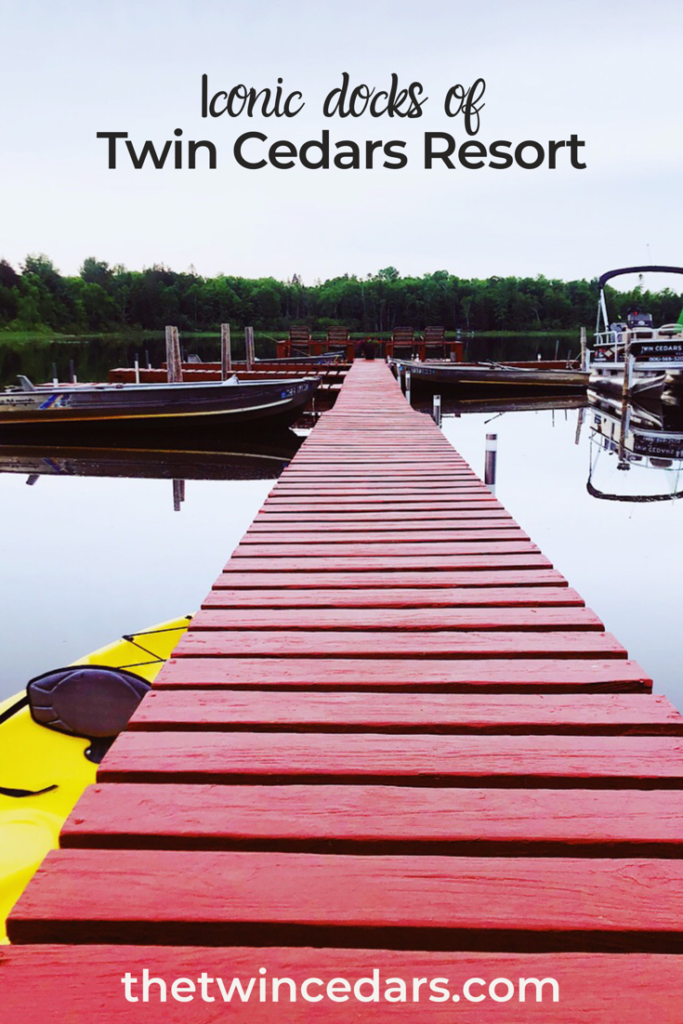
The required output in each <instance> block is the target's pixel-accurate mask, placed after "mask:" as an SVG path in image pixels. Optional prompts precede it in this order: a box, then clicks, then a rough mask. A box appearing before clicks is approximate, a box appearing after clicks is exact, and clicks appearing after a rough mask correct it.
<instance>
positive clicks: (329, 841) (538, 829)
mask: <svg viewBox="0 0 683 1024" xmlns="http://www.w3.org/2000/svg"><path fill="white" fill-rule="evenodd" d="M60 844H61V846H62V847H64V848H67V849H73V848H81V849H83V848H89V849H98V848H99V849H103V848H112V847H113V848H125V849H157V850H174V849H175V850H179V849H180V850H183V849H184V850H237V849H245V850H262V851H266V850H272V851H274V850H279V851H287V850H289V851H290V852H298V853H315V852H316V851H318V852H321V853H340V854H345V853H371V854H378V853H383V852H384V853H393V854H398V853H411V854H420V855H422V854H429V853H439V854H449V855H451V856H488V857H490V856H496V857H498V856H500V857H525V856H526V857H529V856H534V857H547V856H558V855H559V856H565V857H567V856H573V857H575V856H580V857H591V856H592V857H594V856H598V857H600V856H602V857H634V856H637V857H681V854H682V853H683V794H682V793H681V792H680V791H678V792H676V791H663V790H655V791H652V792H643V791H638V790H621V791H619V790H617V791H615V790H543V789H538V790H528V789H510V790H500V789H429V790H425V789H415V788H411V787H408V786H296V785H295V786H202V785H198V786H192V785H165V784H160V785H156V786H140V785H132V784H129V783H117V784H116V785H114V784H104V785H96V786H89V787H88V789H87V790H86V791H85V793H84V795H83V796H82V797H81V799H80V800H79V802H78V804H77V805H76V808H75V809H74V811H73V812H72V814H71V816H70V817H69V819H68V821H67V822H66V824H65V826H64V828H63V829H62V833H61V837H60Z"/></svg>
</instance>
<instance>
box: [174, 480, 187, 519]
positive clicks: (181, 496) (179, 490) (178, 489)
mask: <svg viewBox="0 0 683 1024" xmlns="http://www.w3.org/2000/svg"><path fill="white" fill-rule="evenodd" d="M184 501H185V481H184V480H174V481H173V511H174V512H180V511H181V509H180V506H181V505H182V503H183V502H184Z"/></svg>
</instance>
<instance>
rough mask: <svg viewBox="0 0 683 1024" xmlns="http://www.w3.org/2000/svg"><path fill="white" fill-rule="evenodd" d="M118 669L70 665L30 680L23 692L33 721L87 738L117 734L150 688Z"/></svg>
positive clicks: (137, 678) (103, 666) (136, 677)
mask: <svg viewBox="0 0 683 1024" xmlns="http://www.w3.org/2000/svg"><path fill="white" fill-rule="evenodd" d="M149 688H150V686H149V683H147V682H145V680H144V679H141V678H140V676H136V675H134V674H133V673H132V672H127V671H126V670H125V669H121V668H109V667H108V666H105V665H70V666H68V667H67V668H60V669H53V670H52V671H51V672H45V673H44V674H43V675H40V676H36V678H35V679H31V681H30V682H29V684H28V686H27V687H26V691H27V694H28V701H29V707H30V709H31V715H32V717H33V719H34V721H36V722H38V723H39V724H40V725H45V726H47V727H48V728H50V729H56V730H57V731H58V732H63V733H66V734H67V735H71V736H83V737H85V738H86V739H96V738H98V737H108V736H117V735H118V734H119V733H120V732H121V731H122V730H123V729H125V728H126V725H127V724H128V720H129V719H130V717H131V715H132V714H133V712H134V711H135V709H136V708H137V706H138V704H139V703H140V701H141V700H142V698H143V697H144V695H145V694H146V693H147V691H148V690H149Z"/></svg>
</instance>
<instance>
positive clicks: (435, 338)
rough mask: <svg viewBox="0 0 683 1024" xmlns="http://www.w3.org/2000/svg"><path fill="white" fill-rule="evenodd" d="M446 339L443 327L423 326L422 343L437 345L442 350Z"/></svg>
mask: <svg viewBox="0 0 683 1024" xmlns="http://www.w3.org/2000/svg"><path fill="white" fill-rule="evenodd" d="M445 341H446V328H445V327H425V337H424V343H425V345H427V346H432V345H439V346H440V348H441V349H442V350H443V347H444V344H445Z"/></svg>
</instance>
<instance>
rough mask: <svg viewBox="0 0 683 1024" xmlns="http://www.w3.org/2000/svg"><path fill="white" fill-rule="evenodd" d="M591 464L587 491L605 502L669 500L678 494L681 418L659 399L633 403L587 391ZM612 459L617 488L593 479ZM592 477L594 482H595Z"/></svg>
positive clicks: (682, 477)
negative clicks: (617, 478) (605, 463)
mask: <svg viewBox="0 0 683 1024" xmlns="http://www.w3.org/2000/svg"><path fill="white" fill-rule="evenodd" d="M590 403H591V442H592V451H591V463H590V472H589V476H588V483H587V485H586V486H587V490H588V493H589V494H591V495H592V496H593V497H594V498H601V499H604V500H608V501H635V502H653V501H671V500H675V499H678V498H681V497H683V417H682V416H681V410H680V409H679V408H675V407H670V406H667V405H662V404H661V402H658V403H652V404H648V405H645V404H639V403H638V402H635V401H628V400H626V399H624V400H623V401H617V400H612V399H609V398H607V397H606V396H604V395H600V396H598V395H590ZM614 459H616V465H617V469H618V470H619V471H620V472H621V474H622V475H621V479H620V480H617V481H616V483H619V484H620V486H619V487H618V488H613V489H610V490H607V491H605V490H603V489H602V488H601V486H600V484H599V477H600V471H601V469H602V463H603V462H604V461H605V460H607V461H610V460H612V461H613V460H614ZM596 480H597V481H598V482H596Z"/></svg>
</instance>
